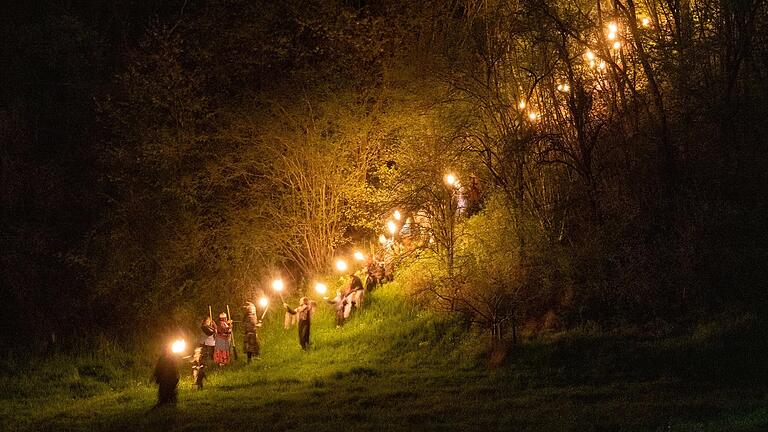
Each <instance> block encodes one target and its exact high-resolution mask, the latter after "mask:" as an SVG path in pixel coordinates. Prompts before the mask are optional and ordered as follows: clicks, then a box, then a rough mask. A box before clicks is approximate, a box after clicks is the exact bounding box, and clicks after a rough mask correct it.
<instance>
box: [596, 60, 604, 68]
mask: <svg viewBox="0 0 768 432" xmlns="http://www.w3.org/2000/svg"><path fill="white" fill-rule="evenodd" d="M597 68H598V69H600V70H605V62H604V61H601V62H600V65H599V66H598V67H597Z"/></svg>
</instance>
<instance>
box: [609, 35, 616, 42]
mask: <svg viewBox="0 0 768 432" xmlns="http://www.w3.org/2000/svg"><path fill="white" fill-rule="evenodd" d="M614 39H616V33H608V40H614Z"/></svg>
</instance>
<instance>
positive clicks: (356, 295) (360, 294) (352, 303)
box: [344, 271, 365, 318]
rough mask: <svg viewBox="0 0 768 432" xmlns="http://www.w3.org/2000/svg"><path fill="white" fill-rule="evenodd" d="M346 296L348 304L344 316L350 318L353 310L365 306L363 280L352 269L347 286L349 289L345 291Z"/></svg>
mask: <svg viewBox="0 0 768 432" xmlns="http://www.w3.org/2000/svg"><path fill="white" fill-rule="evenodd" d="M344 298H345V299H346V300H347V305H346V308H345V309H344V318H349V315H350V314H351V313H352V311H354V310H356V309H361V308H362V307H363V301H364V300H365V289H364V288H363V281H362V280H360V278H359V277H357V275H356V274H355V272H354V271H350V273H349V285H348V286H347V290H346V291H344Z"/></svg>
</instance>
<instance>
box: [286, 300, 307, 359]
mask: <svg viewBox="0 0 768 432" xmlns="http://www.w3.org/2000/svg"><path fill="white" fill-rule="evenodd" d="M313 303H314V302H310V300H309V299H308V298H306V297H302V298H301V299H300V300H299V306H298V307H297V308H296V309H291V308H290V307H289V306H288V303H283V307H284V308H285V310H286V311H287V312H288V313H289V314H291V315H296V316H298V318H299V345H301V349H303V350H305V351H306V350H307V348H308V347H309V326H310V321H311V319H312V309H313V307H314V304H313Z"/></svg>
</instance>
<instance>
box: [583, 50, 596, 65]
mask: <svg viewBox="0 0 768 432" xmlns="http://www.w3.org/2000/svg"><path fill="white" fill-rule="evenodd" d="M584 57H586V58H587V60H589V61H590V62H591V61H593V60H595V53H593V52H592V51H591V50H587V52H585V53H584Z"/></svg>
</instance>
